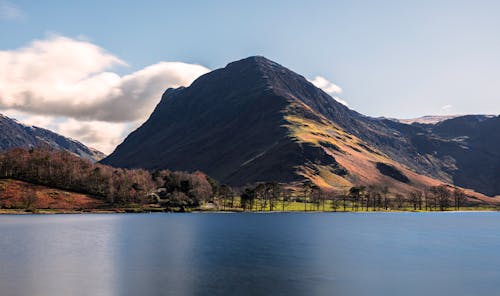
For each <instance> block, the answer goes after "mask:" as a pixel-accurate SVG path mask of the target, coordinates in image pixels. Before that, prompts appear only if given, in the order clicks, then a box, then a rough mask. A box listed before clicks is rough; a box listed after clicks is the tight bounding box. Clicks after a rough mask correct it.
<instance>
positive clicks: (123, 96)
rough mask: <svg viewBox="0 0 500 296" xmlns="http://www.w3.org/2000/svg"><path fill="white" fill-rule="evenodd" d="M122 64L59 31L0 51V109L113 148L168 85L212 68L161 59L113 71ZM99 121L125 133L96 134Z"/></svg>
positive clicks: (179, 83)
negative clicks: (138, 67) (125, 71)
mask: <svg viewBox="0 0 500 296" xmlns="http://www.w3.org/2000/svg"><path fill="white" fill-rule="evenodd" d="M117 66H122V67H123V66H127V63H126V62H124V61H122V60H121V59H119V58H118V57H116V56H114V55H113V54H111V53H108V52H107V51H105V50H104V49H103V48H101V47H99V46H97V45H95V44H92V43H90V42H88V41H83V40H76V39H72V38H67V37H63V36H58V35H52V36H49V37H48V38H46V39H44V40H35V41H33V42H31V43H30V44H28V45H27V46H25V47H22V48H18V49H15V50H4V51H0V69H2V71H1V72H0V110H2V112H5V111H6V110H9V111H8V112H9V114H10V115H18V117H21V118H20V119H21V120H23V121H25V122H31V121H35V119H36V121H38V122H39V123H40V125H41V126H42V127H47V128H52V129H55V131H57V132H61V133H63V134H66V135H67V136H70V137H75V138H76V139H78V140H81V141H82V142H84V143H87V144H89V145H92V144H93V145H95V146H96V148H98V149H102V150H103V151H104V152H110V151H111V149H112V147H114V144H115V143H118V142H119V141H120V140H121V139H122V137H123V136H124V135H123V133H126V131H127V130H128V129H129V128H130V127H131V126H136V125H137V124H139V123H140V122H142V121H143V120H145V119H146V118H147V116H148V115H149V114H150V113H151V111H152V110H153V108H154V106H155V105H156V104H157V102H158V100H159V98H160V97H161V94H162V93H163V92H164V91H165V89H166V88H168V87H179V86H187V85H189V84H191V82H192V81H193V80H194V79H196V78H197V77H199V76H200V75H202V74H204V73H206V72H208V69H207V68H205V67H203V66H200V65H195V64H187V63H180V62H159V63H157V64H153V65H150V66H147V67H145V68H143V69H141V70H138V71H135V72H133V73H131V74H127V75H122V76H121V75H119V74H117V73H115V72H112V71H111V70H112V69H113V68H114V67H117ZM32 116H36V118H34V119H30V117H32ZM42 118H43V120H42ZM79 124H80V125H81V126H80V127H79V128H77V125H79ZM100 125H105V126H107V128H111V127H112V129H113V130H115V131H120V130H121V132H115V133H114V134H113V135H110V134H106V133H104V134H106V136H99V137H96V135H97V134H96V133H95V130H96V128H97V129H98V130H100V132H101V133H102V131H103V130H106V129H101V128H99V126H100ZM70 126H71V128H70ZM93 130H94V132H93ZM77 131H78V132H77ZM92 135H94V136H92ZM108 136H110V137H111V138H108ZM111 143H113V144H111Z"/></svg>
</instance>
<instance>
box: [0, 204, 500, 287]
mask: <svg viewBox="0 0 500 296" xmlns="http://www.w3.org/2000/svg"><path fill="white" fill-rule="evenodd" d="M499 247H500V215H499V214H497V213H477V214H472V213H471V214H357V215H356V214H275V215H262V214H185V215H182V214H154V215H61V216H0V295H42V296H43V295H51V296H52V295H213V294H217V295H260V294H268V295H269V294H272V295H388V293H389V294H392V295H424V294H425V295H443V294H446V295H450V294H453V295H496V294H500V287H498V285H496V284H495V282H496V280H497V279H498V278H499V277H500V269H499V268H498V266H500V256H498V255H497V250H498V248H499Z"/></svg>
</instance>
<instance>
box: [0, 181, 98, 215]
mask: <svg viewBox="0 0 500 296" xmlns="http://www.w3.org/2000/svg"><path fill="white" fill-rule="evenodd" d="M103 206H105V203H104V202H103V201H102V200H99V199H96V198H94V197H92V196H89V195H86V194H81V193H75V192H71V191H65V190H61V189H55V188H50V187H47V186H41V185H35V184H32V183H28V182H23V181H18V180H12V179H0V209H54V210H84V209H98V208H101V207H103Z"/></svg>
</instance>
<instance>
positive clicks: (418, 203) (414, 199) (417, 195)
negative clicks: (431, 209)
mask: <svg viewBox="0 0 500 296" xmlns="http://www.w3.org/2000/svg"><path fill="white" fill-rule="evenodd" d="M410 203H411V204H412V205H413V210H414V211H416V210H417V208H420V209H422V191H419V190H415V191H412V192H410Z"/></svg>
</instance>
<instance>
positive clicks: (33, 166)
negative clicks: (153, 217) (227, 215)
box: [0, 148, 213, 206]
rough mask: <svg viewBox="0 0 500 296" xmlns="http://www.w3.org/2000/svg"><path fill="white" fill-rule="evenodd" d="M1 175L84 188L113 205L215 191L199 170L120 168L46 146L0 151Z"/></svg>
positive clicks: (174, 200)
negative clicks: (93, 161) (151, 170)
mask: <svg viewBox="0 0 500 296" xmlns="http://www.w3.org/2000/svg"><path fill="white" fill-rule="evenodd" d="M0 178H12V179H17V180H22V181H27V182H31V183H34V184H39V185H44V186H48V187H55V188H60V189H64V190H69V191H74V192H79V193H85V194H89V195H93V196H95V197H98V198H101V199H103V200H105V201H106V202H108V203H110V204H113V205H126V204H131V203H138V204H145V203H158V202H162V203H165V204H167V205H171V206H174V205H176V206H177V205H180V206H183V205H185V206H196V205H199V204H200V203H201V202H202V201H205V200H207V199H208V198H209V197H210V196H211V195H212V191H213V190H212V186H211V184H210V182H209V180H208V177H207V176H206V175H205V174H203V173H200V172H196V173H192V174H189V173H184V172H171V171H168V170H162V171H157V172H153V173H151V172H149V171H146V170H142V169H133V170H129V169H119V168H113V167H110V166H105V165H101V164H98V163H92V162H91V161H88V160H85V159H82V158H80V157H77V156H75V155H73V154H71V153H68V152H65V151H56V150H51V149H48V148H37V149H30V150H27V149H21V148H17V149H13V150H9V151H6V152H3V153H0Z"/></svg>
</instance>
